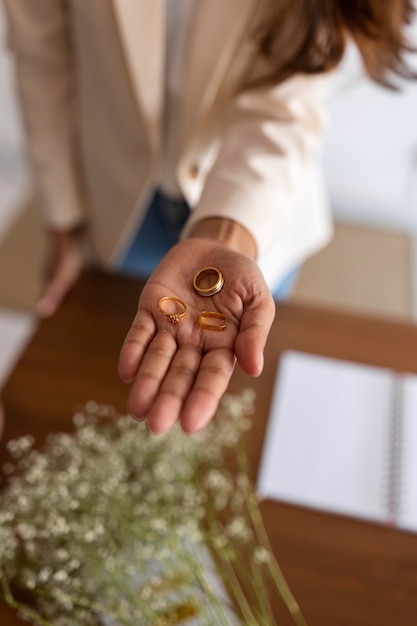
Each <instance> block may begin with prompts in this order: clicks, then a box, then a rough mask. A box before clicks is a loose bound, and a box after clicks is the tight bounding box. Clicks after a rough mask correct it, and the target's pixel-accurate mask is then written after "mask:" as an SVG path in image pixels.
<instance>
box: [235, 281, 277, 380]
mask: <svg viewBox="0 0 417 626" xmlns="http://www.w3.org/2000/svg"><path fill="white" fill-rule="evenodd" d="M274 316H275V303H274V300H273V299H272V296H271V295H270V294H269V293H268V295H267V296H265V297H264V298H262V300H261V301H259V300H257V301H256V303H255V302H252V303H251V304H250V305H247V306H246V307H245V309H244V311H243V315H242V320H241V324H240V330H239V334H238V335H237V337H236V341H235V352H236V357H237V360H238V363H239V365H240V367H241V368H242V370H243V371H244V372H245V373H246V374H249V376H259V375H260V374H261V372H262V370H263V365H264V356H263V353H264V349H265V344H266V340H267V338H268V333H269V331H270V329H271V326H272V322H273V321H274Z"/></svg>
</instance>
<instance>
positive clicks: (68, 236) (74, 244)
mask: <svg viewBox="0 0 417 626" xmlns="http://www.w3.org/2000/svg"><path fill="white" fill-rule="evenodd" d="M50 236H51V242H50V251H49V258H48V262H47V268H46V284H45V287H44V291H43V293H42V295H41V297H40V298H39V300H38V302H37V304H36V312H37V313H38V315H39V316H40V317H49V316H51V315H52V314H53V313H55V311H56V310H57V309H58V308H59V306H60V304H61V302H62V300H63V299H64V297H65V296H66V294H67V293H68V291H69V290H70V289H71V287H73V285H74V284H75V282H76V281H77V279H78V277H79V276H80V273H81V271H82V269H83V267H84V258H83V254H82V251H81V247H80V241H79V238H80V231H79V229H77V230H74V231H68V232H58V231H52V232H51V235H50Z"/></svg>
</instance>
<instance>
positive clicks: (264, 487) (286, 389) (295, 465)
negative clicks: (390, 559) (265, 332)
mask: <svg viewBox="0 0 417 626" xmlns="http://www.w3.org/2000/svg"><path fill="white" fill-rule="evenodd" d="M394 380H395V379H394V377H393V373H392V372H391V371H390V370H387V369H383V368H377V367H371V366H367V365H360V364H356V363H351V362H347V361H341V360H337V359H330V358H325V357H320V356H313V355H308V354H304V353H297V352H287V353H285V354H284V355H283V356H282V358H281V361H280V366H279V370H278V372H277V380H276V386H275V391H274V395H273V401H272V405H271V412H270V418H269V424H268V428H267V432H266V437H265V444H264V450H263V456H262V461H261V468H260V473H259V478H258V490H259V492H260V493H261V494H262V495H263V496H264V497H267V498H272V499H278V500H283V501H287V502H292V503H296V504H301V505H305V506H310V507H314V508H318V509H323V510H327V511H333V512H336V513H341V514H345V515H352V516H359V517H362V518H368V519H373V520H379V521H388V520H389V510H388V507H387V487H388V484H389V480H388V478H389V477H388V476H387V472H388V467H389V462H388V461H389V455H390V454H391V442H390V436H391V432H392V423H391V418H392V403H393V391H394V387H393V384H394ZM413 393H414V394H415V395H416V397H414V406H417V391H416V387H414V388H413ZM404 421H405V420H404ZM408 421H411V420H408ZM414 427H415V430H414V434H413V437H414V439H416V437H417V425H416V424H414ZM415 449H416V450H417V445H416V448H415ZM415 456H416V455H414V458H413V460H412V461H410V463H412V464H413V467H412V471H413V483H412V484H411V485H410V486H409V489H411V490H413V491H414V492H416V489H417V459H416V458H415ZM410 467H411V465H410ZM410 515H411V516H413V515H414V517H415V518H417V515H416V511H415V510H414V511H413V512H410V513H409V516H410ZM416 529H417V524H416Z"/></svg>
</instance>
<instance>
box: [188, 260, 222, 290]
mask: <svg viewBox="0 0 417 626" xmlns="http://www.w3.org/2000/svg"><path fill="white" fill-rule="evenodd" d="M208 274H215V276H216V282H215V283H214V284H213V285H211V287H207V288H203V287H200V286H199V281H200V280H201V278H204V276H207V275H208ZM223 285H224V278H223V274H222V273H221V271H220V270H218V269H217V267H203V269H201V270H199V271H198V272H197V274H196V275H195V276H194V278H193V287H194V289H195V290H196V292H197V293H199V294H200V296H214V294H215V293H218V292H219V291H220V289H221V288H222V287H223Z"/></svg>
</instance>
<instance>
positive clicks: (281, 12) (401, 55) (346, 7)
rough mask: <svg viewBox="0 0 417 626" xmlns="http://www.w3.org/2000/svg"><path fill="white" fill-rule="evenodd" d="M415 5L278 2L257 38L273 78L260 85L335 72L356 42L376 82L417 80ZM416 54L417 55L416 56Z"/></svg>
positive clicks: (399, 0) (408, 0)
mask: <svg viewBox="0 0 417 626" xmlns="http://www.w3.org/2000/svg"><path fill="white" fill-rule="evenodd" d="M413 4H414V3H413V0H279V1H277V0H275V1H273V2H271V15H269V16H268V21H267V23H265V24H264V25H263V26H261V27H260V28H259V29H258V30H257V32H255V38H256V41H257V45H258V51H259V53H260V54H261V56H262V57H263V58H264V59H265V60H267V61H268V67H269V68H271V70H270V72H269V73H267V74H266V75H265V76H263V77H262V78H261V79H259V80H258V81H256V82H257V84H258V85H260V84H265V85H267V84H273V83H277V82H281V81H282V80H285V79H286V78H288V77H289V76H292V75H293V74H295V73H306V74H315V73H319V72H325V71H328V70H331V69H333V68H335V67H336V66H337V65H338V64H339V62H340V61H341V59H342V57H343V53H344V51H345V48H346V44H347V42H348V41H349V40H353V41H354V42H355V44H356V46H357V48H358V50H359V52H360V54H361V57H362V60H363V64H364V68H365V70H366V72H367V74H368V75H369V77H370V78H371V79H373V80H374V81H376V82H377V83H379V84H380V85H383V86H385V87H390V88H395V85H394V83H393V80H392V79H393V77H394V76H395V75H397V76H401V77H405V78H417V74H416V73H415V72H413V70H412V69H411V68H410V67H409V66H408V64H407V62H406V60H405V54H406V53H407V52H409V51H411V50H412V48H411V46H410V44H409V42H408V41H407V36H406V27H407V25H408V24H410V22H411V20H412V17H413V15H414V12H415V7H414V6H413ZM413 51H415V50H413Z"/></svg>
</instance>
